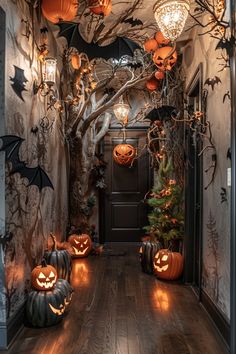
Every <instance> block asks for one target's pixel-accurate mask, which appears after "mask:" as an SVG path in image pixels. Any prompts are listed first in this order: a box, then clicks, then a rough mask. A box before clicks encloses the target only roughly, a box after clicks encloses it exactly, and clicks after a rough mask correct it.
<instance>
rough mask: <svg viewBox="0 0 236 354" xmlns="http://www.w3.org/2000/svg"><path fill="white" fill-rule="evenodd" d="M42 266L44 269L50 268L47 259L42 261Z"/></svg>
mask: <svg viewBox="0 0 236 354" xmlns="http://www.w3.org/2000/svg"><path fill="white" fill-rule="evenodd" d="M41 266H42V267H43V268H44V267H47V266H48V265H47V262H46V259H45V258H43V259H42V261H41Z"/></svg>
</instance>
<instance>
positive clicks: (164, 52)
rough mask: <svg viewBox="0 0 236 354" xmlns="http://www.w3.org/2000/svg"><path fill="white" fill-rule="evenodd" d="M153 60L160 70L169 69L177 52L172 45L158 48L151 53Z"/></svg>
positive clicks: (173, 63) (175, 58)
mask: <svg viewBox="0 0 236 354" xmlns="http://www.w3.org/2000/svg"><path fill="white" fill-rule="evenodd" d="M152 59H153V61H154V63H155V64H156V66H157V67H158V69H159V70H161V71H165V70H167V71H170V70H171V69H172V68H173V66H174V65H175V63H176V61H177V52H176V50H174V51H173V48H172V47H169V46H167V47H161V48H158V49H157V50H156V51H155V52H154V54H153V58H152Z"/></svg>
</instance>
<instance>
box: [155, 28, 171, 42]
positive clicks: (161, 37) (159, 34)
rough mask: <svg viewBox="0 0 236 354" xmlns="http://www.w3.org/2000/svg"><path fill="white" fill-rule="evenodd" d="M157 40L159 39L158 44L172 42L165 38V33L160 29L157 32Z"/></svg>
mask: <svg viewBox="0 0 236 354" xmlns="http://www.w3.org/2000/svg"><path fill="white" fill-rule="evenodd" d="M155 40H156V41H157V43H158V44H163V45H166V44H168V43H170V40H169V39H167V38H165V37H164V36H163V34H162V33H161V31H158V32H157V33H156V34H155Z"/></svg>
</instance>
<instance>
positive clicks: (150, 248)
mask: <svg viewBox="0 0 236 354" xmlns="http://www.w3.org/2000/svg"><path fill="white" fill-rule="evenodd" d="M160 249H161V243H160V242H152V241H145V242H143V243H142V246H141V248H140V261H141V267H142V271H143V272H144V273H148V274H152V273H153V259H154V256H155V254H156V253H157V252H158V251H159V250H160Z"/></svg>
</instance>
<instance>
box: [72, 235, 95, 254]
mask: <svg viewBox="0 0 236 354" xmlns="http://www.w3.org/2000/svg"><path fill="white" fill-rule="evenodd" d="M68 242H69V243H70V244H71V246H72V248H73V250H74V254H73V256H74V257H78V258H83V257H87V256H88V255H89V253H90V252H91V250H92V240H91V238H90V237H89V235H87V234H81V235H76V234H73V235H71V236H70V237H69V238H68Z"/></svg>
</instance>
